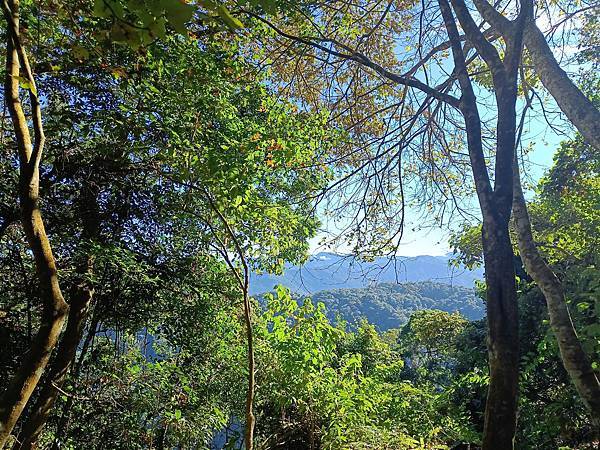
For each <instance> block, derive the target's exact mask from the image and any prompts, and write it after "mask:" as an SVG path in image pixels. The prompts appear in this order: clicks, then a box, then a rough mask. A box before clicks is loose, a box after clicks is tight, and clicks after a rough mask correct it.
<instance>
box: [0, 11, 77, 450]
mask: <svg viewBox="0 0 600 450" xmlns="http://www.w3.org/2000/svg"><path fill="white" fill-rule="evenodd" d="M2 11H3V14H4V19H5V21H6V29H7V31H8V32H7V37H6V74H5V82H4V98H5V102H6V104H7V105H8V109H9V112H10V116H11V119H12V124H13V128H14V133H15V144H16V147H17V154H18V158H19V168H20V174H19V188H18V193H19V202H20V207H21V217H22V219H21V223H22V226H23V229H24V231H25V234H26V236H27V240H28V242H29V246H30V249H31V251H32V252H33V255H34V257H35V267H36V272H37V275H38V278H39V283H40V294H41V295H40V296H41V298H42V301H43V305H44V309H43V316H42V322H41V324H40V328H39V330H38V332H37V335H36V338H35V341H34V345H32V347H31V350H30V352H29V354H28V356H27V358H26V359H25V360H24V361H23V363H22V365H21V367H20V368H19V370H18V371H17V372H16V373H15V374H14V375H13V378H12V380H11V383H10V384H9V386H8V388H7V389H6V391H5V392H4V393H3V394H2V397H0V448H2V447H4V444H5V443H6V441H7V439H8V437H9V435H10V433H11V431H12V429H13V427H14V426H15V424H16V422H17V420H18V418H19V416H20V415H21V413H22V411H23V409H24V408H25V405H26V404H27V402H28V400H29V397H30V396H31V394H32V392H33V390H34V389H35V387H36V385H37V383H38V381H39V379H40V377H41V375H42V373H43V371H44V368H45V367H46V365H47V364H48V360H49V359H50V354H51V352H52V350H53V349H54V347H55V346H56V344H57V342H58V338H59V335H60V332H61V329H62V326H63V323H64V321H65V318H66V315H67V311H68V306H67V303H66V302H65V300H64V298H63V295H62V292H61V288H60V284H59V281H58V275H57V268H56V262H55V260H54V255H53V254H52V247H51V245H50V241H49V240H48V237H47V235H46V230H45V228H44V221H43V219H42V214H41V211H40V199H39V185H40V162H41V159H42V154H43V150H44V143H45V136H44V128H43V125H42V117H41V115H42V111H41V105H40V100H39V98H38V92H37V89H36V83H35V79H34V76H33V72H32V70H31V66H30V64H29V59H28V57H27V53H26V50H25V48H24V47H23V44H22V42H21V34H20V29H19V1H18V0H16V1H8V2H4V3H3V5H2ZM19 80H23V81H22V83H25V85H26V88H27V90H28V91H29V102H30V107H31V111H32V123H33V129H34V139H33V140H32V138H31V132H30V129H29V124H28V121H27V118H26V116H25V113H24V111H23V106H22V103H21V99H20V88H19V84H20V81H19Z"/></svg>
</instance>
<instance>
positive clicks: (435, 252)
mask: <svg viewBox="0 0 600 450" xmlns="http://www.w3.org/2000/svg"><path fill="white" fill-rule="evenodd" d="M549 106H550V108H549V109H553V108H552V105H549ZM528 123H529V129H528V130H526V131H527V132H526V133H524V139H523V145H524V146H525V145H528V144H531V146H532V150H531V152H530V153H529V154H528V156H527V159H528V162H529V164H528V165H527V167H526V171H525V176H524V178H525V179H526V180H527V181H528V182H530V183H531V184H535V183H537V181H538V180H539V179H540V178H541V177H542V176H543V175H544V174H545V172H546V171H547V169H549V168H550V167H551V166H552V158H553V156H554V153H555V151H556V149H557V148H558V145H559V144H560V142H561V141H563V140H565V139H566V138H567V137H566V136H564V135H558V134H557V133H555V132H554V131H553V130H552V128H551V127H549V126H548V125H547V123H546V122H545V120H544V118H543V115H542V114H541V113H540V111H536V110H535V109H534V111H533V112H532V114H531V117H530V119H529V120H528ZM527 196H528V197H529V198H531V197H532V196H533V192H532V191H531V190H529V193H528V195H527ZM473 201H474V202H475V201H476V200H475V199H473ZM420 216H421V213H420V211H418V210H416V209H414V208H413V209H410V208H409V209H408V211H407V215H406V217H407V226H406V227H405V233H404V237H403V239H402V242H401V244H400V247H399V253H398V254H399V256H419V255H432V256H440V255H445V254H447V253H448V252H450V251H451V249H450V247H449V245H448V237H449V230H448V229H442V228H438V227H430V228H426V229H420V230H419V229H418V228H419V225H420V221H419V217H420ZM456 225H458V224H456ZM324 228H325V231H324V232H322V233H320V234H318V235H317V236H316V237H315V238H313V239H311V241H310V253H311V254H316V253H319V252H322V251H335V252H336V253H349V252H350V249H349V248H348V247H344V246H338V247H336V248H333V249H332V248H328V247H325V246H323V245H319V243H320V241H321V240H322V239H323V238H324V237H327V236H328V235H329V233H334V232H335V230H333V229H331V228H329V227H328V225H327V223H325V224H324Z"/></svg>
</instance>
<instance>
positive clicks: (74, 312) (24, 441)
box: [13, 183, 100, 450]
mask: <svg viewBox="0 0 600 450" xmlns="http://www.w3.org/2000/svg"><path fill="white" fill-rule="evenodd" d="M97 195H98V187H97V186H96V185H94V184H93V183H92V184H91V185H88V184H86V185H84V186H83V188H82V189H81V194H80V196H79V199H78V203H79V215H80V217H81V219H82V223H83V231H82V234H81V242H82V247H83V246H86V245H88V244H89V243H90V242H91V241H93V240H96V239H97V238H98V233H99V230H100V219H99V208H98V200H97ZM92 272H93V256H92V255H90V254H89V252H88V251H86V252H85V255H84V256H83V258H82V260H81V261H80V262H79V264H77V274H78V275H79V278H80V279H79V280H77V282H78V283H77V285H76V286H75V288H74V289H73V293H72V295H71V298H72V301H71V303H70V305H69V316H68V318H67V326H66V329H65V332H64V333H63V335H62V337H61V340H60V344H59V345H58V350H57V356H56V358H55V359H54V360H53V361H52V363H51V364H50V369H49V373H48V376H47V377H46V380H45V382H44V386H43V388H42V389H41V392H40V393H39V395H38V398H37V400H36V402H35V405H34V406H33V408H32V409H31V411H30V412H29V415H28V418H27V421H26V422H25V424H24V425H23V428H22V430H21V433H20V434H19V441H18V442H17V443H16V444H15V445H14V447H13V448H14V449H15V450H20V449H22V450H25V449H32V448H35V447H36V441H37V440H38V438H39V435H40V433H41V432H42V430H43V428H44V426H45V424H46V422H47V421H48V417H49V415H50V412H51V411H52V407H53V406H54V403H55V402H56V399H57V398H58V394H59V389H61V388H62V386H63V384H64V381H65V378H66V376H67V373H68V372H69V369H70V368H71V365H72V363H73V361H74V359H75V356H76V354H77V347H78V345H79V342H80V340H81V335H82V333H83V329H84V327H85V323H86V321H87V317H88V310H89V306H90V303H91V302H92V298H93V296H94V287H93V285H92V283H91V281H90V279H89V277H90V275H91V274H92Z"/></svg>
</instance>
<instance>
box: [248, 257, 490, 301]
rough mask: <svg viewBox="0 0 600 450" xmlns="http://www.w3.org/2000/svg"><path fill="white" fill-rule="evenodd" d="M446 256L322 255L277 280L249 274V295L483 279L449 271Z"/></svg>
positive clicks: (480, 272) (468, 282) (466, 282)
mask: <svg viewBox="0 0 600 450" xmlns="http://www.w3.org/2000/svg"><path fill="white" fill-rule="evenodd" d="M449 261H450V256H449V255H446V256H429V255H423V256H414V257H406V256H398V257H396V258H395V259H394V260H390V259H389V258H387V257H381V258H376V259H375V260H374V261H372V262H362V261H358V260H356V259H354V258H352V257H351V256H348V255H339V254H336V253H328V252H322V253H317V254H315V255H312V256H311V257H310V259H309V260H308V261H307V262H306V263H305V264H304V265H303V266H291V265H290V266H288V267H287V268H286V271H285V274H284V275H281V276H276V275H268V274H261V275H257V274H253V275H252V276H251V283H250V288H251V294H252V295H256V294H260V293H263V292H268V291H271V290H272V289H273V287H274V286H275V285H277V284H281V285H284V286H286V287H288V288H290V289H291V290H292V291H293V292H296V293H298V294H301V295H313V294H315V293H317V292H320V291H326V290H332V289H348V288H366V287H369V286H374V285H377V284H379V283H407V282H420V281H433V282H438V283H445V284H448V285H452V286H463V287H473V285H474V282H475V280H481V279H483V270H482V269H476V270H469V269H466V268H456V267H451V266H450V265H449V264H448V262H449Z"/></svg>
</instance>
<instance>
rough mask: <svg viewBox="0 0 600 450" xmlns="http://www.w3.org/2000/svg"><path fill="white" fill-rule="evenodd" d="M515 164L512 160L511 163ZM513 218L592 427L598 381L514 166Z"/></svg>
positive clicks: (598, 408) (599, 409) (598, 419)
mask: <svg viewBox="0 0 600 450" xmlns="http://www.w3.org/2000/svg"><path fill="white" fill-rule="evenodd" d="M515 164H516V163H515ZM513 218H514V222H515V228H516V231H517V240H518V246H519V253H520V254H521V260H522V261H523V265H524V266H525V270H526V271H527V273H528V274H529V275H530V276H531V278H533V280H534V281H535V283H536V284H537V286H538V287H539V288H540V290H541V291H542V294H544V298H545V299H546V305H547V306H548V315H549V316H550V328H551V329H552V332H553V333H554V335H555V336H556V340H557V342H558V349H559V351H560V356H561V359H562V362H563V365H564V367H565V369H566V371H567V373H568V374H569V377H570V378H571V381H572V382H573V384H574V385H575V388H576V389H577V392H578V393H579V395H580V396H581V399H582V400H583V402H584V404H585V405H586V407H587V408H588V410H589V411H590V413H591V415H592V420H593V421H594V424H595V425H596V426H599V425H600V380H598V377H597V375H596V373H595V372H594V369H593V368H592V364H591V361H590V360H589V358H588V356H587V354H586V353H585V351H584V350H583V347H582V346H581V341H580V340H579V338H578V337H577V332H576V330H575V327H574V325H573V321H572V320H571V315H570V314H569V309H568V307H567V302H566V300H565V294H564V291H563V287H562V283H561V282H560V280H559V279H558V277H557V276H556V275H555V274H554V272H553V271H552V269H551V268H550V267H549V266H548V264H546V261H544V258H543V257H542V255H541V254H540V252H539V250H538V248H537V246H536V244H535V241H534V240H533V234H532V231H531V221H530V219H529V213H528V212H527V204H526V203H525V198H524V196H523V190H522V188H521V181H520V175H519V171H518V168H517V167H516V166H515V176H514V200H513Z"/></svg>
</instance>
